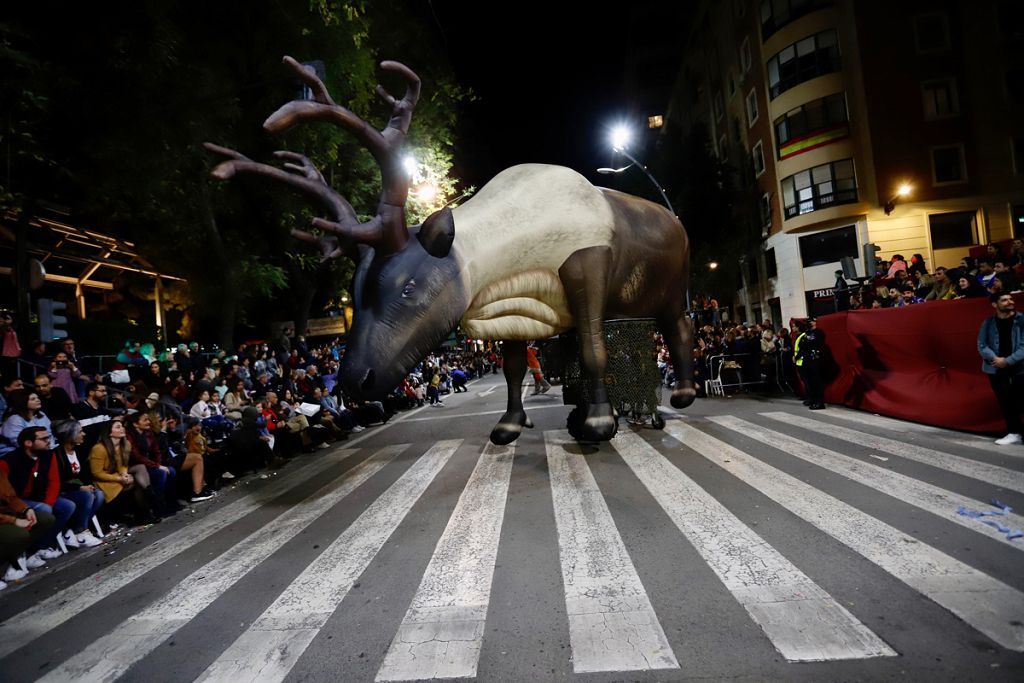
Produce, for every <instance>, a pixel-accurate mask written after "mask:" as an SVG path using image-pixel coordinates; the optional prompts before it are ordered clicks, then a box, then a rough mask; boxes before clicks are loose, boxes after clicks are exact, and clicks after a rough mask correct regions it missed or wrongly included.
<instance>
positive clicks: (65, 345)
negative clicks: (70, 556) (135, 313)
mask: <svg viewBox="0 0 1024 683" xmlns="http://www.w3.org/2000/svg"><path fill="white" fill-rule="evenodd" d="M0 322H2V321H0ZM342 353H343V345H342V344H341V343H340V342H339V341H338V340H334V341H331V342H328V343H322V344H319V345H313V344H308V343H307V342H306V340H305V339H304V338H303V337H302V336H298V337H293V336H291V335H290V334H289V333H287V332H286V333H282V335H281V336H280V337H278V338H277V339H275V341H274V343H273V344H269V343H264V342H256V343H248V344H242V345H240V346H239V347H238V349H237V350H235V352H234V353H229V352H228V351H226V350H219V351H217V352H215V353H212V354H211V353H203V352H202V351H201V350H200V348H199V345H198V344H195V343H193V344H188V345H186V344H181V345H179V346H178V347H177V348H176V349H172V350H168V351H166V352H164V353H162V354H159V355H158V354H157V353H156V351H155V349H154V348H153V347H152V345H143V344H141V343H139V342H134V341H129V342H127V343H125V345H124V347H123V348H122V349H121V350H120V352H119V353H118V354H117V357H116V358H117V363H116V365H115V366H114V367H113V368H112V369H111V370H110V371H109V372H105V373H99V372H97V371H96V369H95V366H91V365H90V364H89V359H88V358H82V359H80V358H79V357H78V354H77V353H76V349H75V342H74V341H73V340H71V339H64V340H61V341H60V342H57V343H56V344H55V346H54V347H48V346H47V345H45V344H39V343H37V344H33V345H31V347H30V348H29V349H28V350H27V351H23V352H22V353H21V354H20V370H21V372H20V373H19V372H18V369H19V368H18V366H12V365H10V364H5V365H4V367H3V372H4V374H3V376H2V378H0V389H2V391H0V414H2V425H0V588H3V587H5V586H6V583H5V582H7V581H17V580H20V579H21V578H23V577H24V576H25V574H26V573H27V572H28V571H29V570H31V569H35V568H38V567H42V566H44V565H45V564H46V563H47V562H48V561H52V560H56V559H58V558H60V557H61V556H62V555H63V554H64V552H65V549H66V548H71V549H75V548H84V547H94V546H97V545H100V544H101V543H102V540H101V533H102V532H101V531H100V530H101V529H103V528H108V529H109V528H111V527H112V526H116V525H123V524H153V523H157V522H159V521H161V520H162V519H163V518H165V517H167V516H171V515H175V514H176V513H177V512H178V511H179V510H181V509H182V507H183V506H185V505H189V504H196V503H201V502H203V501H206V500H209V499H211V498H213V497H214V496H215V492H216V491H217V490H218V489H219V488H221V487H222V486H223V485H224V484H225V483H227V482H230V481H232V480H234V479H236V478H238V477H241V476H245V475H246V474H249V473H254V472H257V471H259V470H262V469H265V468H270V469H276V468H279V467H282V466H284V465H286V464H287V462H288V461H289V459H290V458H292V457H293V456H295V455H297V454H299V453H301V452H307V453H312V452H314V451H316V450H318V449H320V448H324V447H326V446H327V445H329V444H330V443H332V442H335V441H339V440H344V439H346V438H348V436H349V435H350V434H352V433H356V432H361V431H363V430H364V429H367V428H369V427H373V426H376V425H381V424H385V423H387V422H388V421H389V420H390V419H391V418H392V416H394V415H395V414H396V413H397V412H399V411H402V410H408V409H410V408H414V407H418V406H423V405H425V404H426V403H428V402H429V403H430V404H431V405H435V406H441V405H443V401H442V398H441V397H442V396H443V395H445V394H447V393H449V392H453V391H454V392H459V391H465V390H466V389H465V385H466V384H467V383H468V382H469V380H470V379H472V378H475V377H480V376H482V375H483V374H484V373H488V372H491V373H496V372H498V369H499V367H500V364H501V359H500V356H499V355H498V354H496V353H495V352H494V351H486V352H485V351H475V352H468V351H467V352H461V351H459V352H444V353H438V354H432V355H430V356H429V357H428V358H427V359H425V360H424V361H423V362H422V363H421V364H420V365H418V366H417V367H416V368H415V369H414V370H413V372H411V373H410V374H409V375H408V376H407V377H406V378H405V379H404V380H403V381H402V382H401V384H400V385H399V386H397V387H395V389H394V390H393V391H392V392H391V393H390V394H388V396H386V397H385V398H384V400H382V401H365V400H355V399H353V398H352V397H350V396H348V395H347V394H346V393H345V392H344V390H343V389H342V387H341V386H340V384H339V382H338V381H337V372H338V367H339V363H340V360H341V356H342ZM19 374H21V375H23V376H25V377H26V379H21V378H20V377H19ZM27 377H31V379H27ZM94 520H95V521H94ZM93 528H95V529H96V530H97V531H96V533H94V532H93V530H92V529H93Z"/></svg>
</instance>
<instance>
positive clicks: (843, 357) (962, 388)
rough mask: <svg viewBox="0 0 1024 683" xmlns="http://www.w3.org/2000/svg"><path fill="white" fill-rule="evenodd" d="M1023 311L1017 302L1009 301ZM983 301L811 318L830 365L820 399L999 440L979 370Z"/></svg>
mask: <svg viewBox="0 0 1024 683" xmlns="http://www.w3.org/2000/svg"><path fill="white" fill-rule="evenodd" d="M1014 301H1015V302H1016V303H1017V310H1018V311H1024V296H1021V295H1016V296H1014ZM994 312H995V311H994V310H993V308H992V306H991V304H989V302H988V298H987V297H985V298H978V299H961V300H958V301H930V302H927V303H923V304H916V305H913V306H909V307H906V308H886V309H874V310H864V311H848V312H845V313H836V314H833V315H827V316H823V317H820V318H818V328H819V329H821V330H823V331H824V332H825V342H826V345H827V346H828V348H829V352H830V356H831V359H830V360H829V362H828V363H826V366H825V381H826V382H827V386H826V390H825V400H826V401H828V402H829V403H840V404H843V405H846V406H849V407H851V408H857V409H859V410H867V411H870V412H873V413H879V414H881V415H888V416H890V417H896V418H899V419H903V420H912V421H914V422H920V423H923V424H930V425H936V426H939V427H947V428H950V429H962V430H967V431H973V432H992V433H996V432H998V433H1002V432H1004V431H1005V430H1006V426H1005V423H1004V422H1003V419H1002V417H1001V414H1000V412H999V406H998V405H997V404H996V399H995V395H994V394H993V393H992V389H991V387H990V386H989V383H988V377H987V376H986V375H985V374H984V373H983V372H982V371H981V357H980V356H979V355H978V346H977V340H978V329H979V328H980V327H981V322H982V321H983V320H984V319H985V318H987V317H988V316H990V315H993V314H994Z"/></svg>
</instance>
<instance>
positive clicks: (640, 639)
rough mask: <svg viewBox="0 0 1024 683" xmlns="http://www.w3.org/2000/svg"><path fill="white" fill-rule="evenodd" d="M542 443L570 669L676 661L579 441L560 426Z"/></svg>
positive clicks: (667, 665)
mask: <svg viewBox="0 0 1024 683" xmlns="http://www.w3.org/2000/svg"><path fill="white" fill-rule="evenodd" d="M544 442H545V444H546V446H547V458H548V470H549V472H550V476H551V495H552V498H553V501H554V506H555V523H556V526H557V527H558V551H559V556H560V559H561V563H562V580H563V581H564V583H565V608H566V612H567V613H568V616H569V638H570V640H571V642H572V655H573V671H575V672H576V673H584V672H595V671H639V670H644V669H677V668H679V662H678V661H676V656H675V654H673V652H672V647H671V645H669V642H668V639H667V638H666V637H665V632H664V631H663V630H662V627H661V623H660V622H659V621H658V616H657V615H656V614H655V613H654V607H652V606H651V601H650V599H649V598H648V597H647V592H646V591H645V590H644V587H643V584H641V583H640V577H639V576H637V573H636V568H635V567H634V566H633V561H632V560H631V559H630V557H629V553H628V552H627V550H626V546H625V544H623V542H622V537H621V536H620V535H619V531H618V529H616V527H615V521H614V520H613V519H612V516H611V512H609V510H608V505H607V504H606V503H605V501H604V497H603V496H602V495H601V491H600V490H599V489H598V487H597V482H596V481H595V480H594V475H593V474H592V473H591V471H590V468H589V467H588V466H587V462H586V460H585V459H584V458H583V456H582V455H580V454H579V453H578V452H576V449H577V448H578V446H576V444H575V443H574V442H572V441H569V440H568V439H566V437H565V436H564V435H562V434H561V433H559V432H545V433H544ZM570 444H572V445H570Z"/></svg>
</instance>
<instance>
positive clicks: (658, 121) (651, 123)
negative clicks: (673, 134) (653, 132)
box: [647, 114, 665, 128]
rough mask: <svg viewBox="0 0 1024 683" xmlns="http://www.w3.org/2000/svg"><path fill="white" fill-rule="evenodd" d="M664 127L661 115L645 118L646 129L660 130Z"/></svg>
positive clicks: (663, 119)
mask: <svg viewBox="0 0 1024 683" xmlns="http://www.w3.org/2000/svg"><path fill="white" fill-rule="evenodd" d="M664 125H665V117H664V116H662V115H661V114H658V115H657V116H648V117H647V127H648V128H661V127H662V126H664Z"/></svg>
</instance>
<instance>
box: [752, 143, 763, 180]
mask: <svg viewBox="0 0 1024 683" xmlns="http://www.w3.org/2000/svg"><path fill="white" fill-rule="evenodd" d="M750 156H751V157H753V161H754V177H755V178H760V177H761V174H762V173H764V150H763V148H762V147H761V141H760V140H758V141H757V142H756V143H755V144H754V148H753V149H752V150H750Z"/></svg>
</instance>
